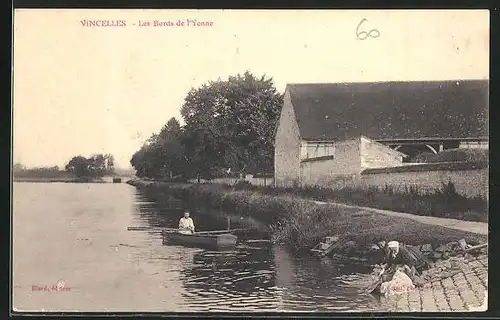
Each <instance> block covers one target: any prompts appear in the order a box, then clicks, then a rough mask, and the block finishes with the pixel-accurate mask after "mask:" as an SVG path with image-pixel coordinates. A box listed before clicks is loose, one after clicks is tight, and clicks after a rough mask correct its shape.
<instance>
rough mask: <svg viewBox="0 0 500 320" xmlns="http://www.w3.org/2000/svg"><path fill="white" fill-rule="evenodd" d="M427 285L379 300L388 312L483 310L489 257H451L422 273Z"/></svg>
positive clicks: (484, 309)
mask: <svg viewBox="0 0 500 320" xmlns="http://www.w3.org/2000/svg"><path fill="white" fill-rule="evenodd" d="M423 277H424V279H426V280H427V283H426V284H425V285H424V286H423V287H422V288H416V289H414V290H412V291H410V292H406V293H401V294H395V295H392V296H389V297H387V298H382V304H383V305H384V306H385V307H386V308H387V311H393V312H456V311H457V312H458V311H462V312H465V311H486V310H487V296H488V294H487V290H488V255H487V254H485V253H483V254H480V255H478V256H473V255H468V254H467V255H465V256H460V257H451V258H450V259H447V260H442V261H440V262H438V263H435V264H434V266H433V267H432V268H431V269H429V270H427V271H426V272H424V274H423Z"/></svg>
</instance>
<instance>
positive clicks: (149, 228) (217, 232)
mask: <svg viewBox="0 0 500 320" xmlns="http://www.w3.org/2000/svg"><path fill="white" fill-rule="evenodd" d="M127 230H128V231H156V232H162V231H171V232H175V231H178V230H179V229H175V228H162V227H128V228H127ZM247 230H252V229H251V228H241V229H232V230H215V231H200V232H195V234H200V235H203V234H221V233H231V232H235V231H247Z"/></svg>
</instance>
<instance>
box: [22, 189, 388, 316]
mask: <svg viewBox="0 0 500 320" xmlns="http://www.w3.org/2000/svg"><path fill="white" fill-rule="evenodd" d="M176 207H177V208H180V207H182V204H178V203H162V204H160V203H157V202H154V201H151V200H150V198H148V196H147V195H145V194H142V193H141V192H140V191H139V190H136V189H135V188H134V187H132V186H129V185H126V184H70V183H14V212H13V268H14V269H13V305H14V308H15V309H16V310H20V311H35V310H38V311H40V310H47V311H89V312H92V311H239V312H241V311H378V310H381V307H380V303H379V302H378V301H377V300H376V298H375V297H373V296H371V295H366V294H360V293H359V290H360V289H361V288H363V287H364V286H366V284H367V281H368V279H369V276H368V274H367V273H368V272H369V269H368V268H366V267H363V266H356V265H352V264H351V265H349V264H344V263H341V262H338V261H333V260H323V261H321V260H319V259H315V258H311V257H304V258H296V257H293V256H292V255H290V254H289V253H288V252H287V251H286V250H285V249H284V248H282V247H279V246H273V245H271V244H270V243H269V242H268V241H265V240H263V239H262V238H261V237H259V236H258V235H254V236H252V235H247V236H246V237H243V238H242V239H240V241H239V242H240V243H239V244H238V246H237V248H236V249H235V250H233V251H229V252H214V251H207V250H203V249H195V248H186V247H182V246H167V245H162V241H161V236H160V235H159V234H156V233H152V232H144V231H141V232H131V231H127V227H128V226H165V227H176V226H177V223H178V219H179V218H180V216H181V214H182V211H180V210H176V209H175V208H176ZM193 217H194V219H195V224H196V225H197V229H198V230H209V229H214V228H221V226H223V224H224V222H223V221H214V218H212V217H210V216H208V215H207V214H205V213H203V212H194V213H193ZM233 227H237V226H233ZM57 284H59V287H57V286H56V285H57ZM34 286H38V288H37V287H34ZM39 288H46V289H47V290H48V291H44V290H42V291H40V289H39ZM56 288H59V290H56ZM61 288H62V289H61Z"/></svg>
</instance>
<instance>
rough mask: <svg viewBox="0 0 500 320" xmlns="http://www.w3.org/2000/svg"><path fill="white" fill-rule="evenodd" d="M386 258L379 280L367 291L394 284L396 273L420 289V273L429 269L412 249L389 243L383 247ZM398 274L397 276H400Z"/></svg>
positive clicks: (421, 281)
mask: <svg viewBox="0 0 500 320" xmlns="http://www.w3.org/2000/svg"><path fill="white" fill-rule="evenodd" d="M385 251H386V257H385V261H384V262H385V263H384V265H383V266H382V267H383V269H382V271H381V272H380V278H379V280H378V281H377V282H376V283H374V286H372V288H371V289H370V290H369V291H373V290H375V289H377V288H380V289H381V285H382V284H386V285H387V284H390V283H391V282H394V281H393V280H395V279H394V276H395V274H397V273H398V272H403V273H404V274H406V276H407V277H408V278H409V279H408V278H407V279H408V280H411V282H412V283H413V285H414V286H416V287H421V286H422V285H423V284H424V281H423V279H422V278H421V277H420V275H421V272H422V271H423V270H425V269H428V268H429V267H430V265H429V262H428V261H427V259H426V258H425V257H424V256H423V255H422V254H421V252H419V251H418V250H415V249H414V248H413V247H409V246H406V245H404V244H402V243H399V242H398V241H390V242H389V243H388V244H387V246H386V247H385ZM400 275H401V273H399V275H398V276H400Z"/></svg>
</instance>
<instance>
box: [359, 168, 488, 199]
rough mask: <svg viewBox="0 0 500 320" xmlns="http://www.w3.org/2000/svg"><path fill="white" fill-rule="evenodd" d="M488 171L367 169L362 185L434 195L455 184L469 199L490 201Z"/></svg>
mask: <svg viewBox="0 0 500 320" xmlns="http://www.w3.org/2000/svg"><path fill="white" fill-rule="evenodd" d="M488 178H489V173H488V167H487V166H485V165H479V166H473V165H472V164H466V163H465V164H460V163H454V164H445V163H441V164H440V163H437V164H426V165H411V166H403V167H400V168H384V169H368V170H365V171H363V172H362V174H361V179H360V183H361V184H362V185H364V186H377V187H382V188H383V187H384V186H386V185H389V186H392V187H393V188H395V189H396V190H404V188H405V186H408V187H409V186H415V187H418V188H419V189H420V190H422V191H424V190H427V191H432V190H434V189H436V188H437V189H439V188H441V187H442V184H443V183H447V182H448V181H451V182H453V184H454V185H455V188H456V190H457V192H458V193H460V194H462V195H465V196H468V197H474V196H481V197H484V198H487V197H488V181H489V180H488Z"/></svg>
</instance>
